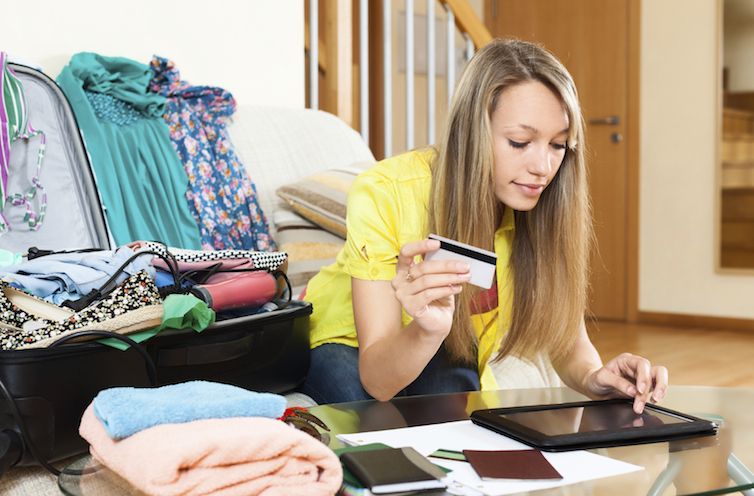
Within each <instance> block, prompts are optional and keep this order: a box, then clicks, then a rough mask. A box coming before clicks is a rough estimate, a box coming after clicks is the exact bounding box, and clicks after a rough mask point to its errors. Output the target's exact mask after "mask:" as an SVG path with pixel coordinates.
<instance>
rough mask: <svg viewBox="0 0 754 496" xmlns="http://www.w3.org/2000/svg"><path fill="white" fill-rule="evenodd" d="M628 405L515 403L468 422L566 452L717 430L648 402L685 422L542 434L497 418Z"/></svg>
mask: <svg viewBox="0 0 754 496" xmlns="http://www.w3.org/2000/svg"><path fill="white" fill-rule="evenodd" d="M614 404H629V405H633V400H631V399H611V400H596V401H577V402H572V403H554V404H547V405H532V406H518V407H507V408H490V409H486V410H476V411H474V412H472V414H471V416H470V418H471V421H472V422H474V423H475V424H477V425H480V426H482V427H485V428H487V429H490V430H493V431H495V432H498V433H500V434H503V435H505V436H508V437H511V438H513V439H515V440H517V441H520V442H522V443H524V444H527V445H529V446H532V447H534V448H538V449H541V450H542V451H570V450H578V449H591V448H604V447H611V446H626V445H632V444H645V443H655V442H662V441H672V440H675V439H684V438H689V437H695V436H705V435H713V434H715V433H716V432H717V424H715V423H714V422H710V421H709V420H703V419H700V418H697V417H694V416H693V415H688V414H686V413H682V412H678V411H675V410H671V409H670V408H665V407H661V406H658V405H654V404H651V403H648V404H647V405H646V406H645V409H648V410H651V411H656V412H658V413H663V414H665V415H671V416H674V417H679V418H682V419H684V420H685V422H682V423H677V424H663V425H658V426H646V427H627V428H622V429H614V430H602V431H593V432H580V433H573V434H559V435H554V436H550V435H546V434H543V433H542V432H540V431H536V430H533V429H530V428H528V427H525V426H523V425H521V424H519V423H517V422H514V421H512V420H510V419H506V418H502V417H500V415H501V414H510V413H521V412H530V411H540V410H555V409H563V408H573V407H587V408H588V407H589V406H590V405H591V406H597V405H614Z"/></svg>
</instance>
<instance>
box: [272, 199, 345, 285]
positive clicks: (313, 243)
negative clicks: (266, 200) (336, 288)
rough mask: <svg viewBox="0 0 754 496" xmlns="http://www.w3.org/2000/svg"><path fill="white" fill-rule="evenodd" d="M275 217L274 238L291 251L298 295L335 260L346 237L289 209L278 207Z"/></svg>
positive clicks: (291, 277) (291, 271) (290, 266)
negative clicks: (333, 232)
mask: <svg viewBox="0 0 754 496" xmlns="http://www.w3.org/2000/svg"><path fill="white" fill-rule="evenodd" d="M274 220H275V226H276V228H277V236H276V238H275V239H276V241H277V243H278V247H279V248H280V249H281V250H284V251H285V252H286V253H288V271H287V275H288V279H289V280H290V281H291V286H292V287H293V295H294V297H298V296H299V295H300V294H301V291H302V290H303V289H304V288H305V287H306V284H307V283H308V282H309V279H311V278H312V277H314V276H315V275H316V274H317V272H319V269H320V268H322V267H323V266H325V265H329V264H331V263H333V262H335V257H336V256H337V255H338V252H339V251H340V249H341V248H342V247H343V244H344V243H345V241H344V240H343V239H342V238H340V237H338V236H336V235H334V234H331V233H329V232H327V231H325V230H324V229H322V228H320V227H318V226H317V225H315V224H312V223H311V222H309V221H307V220H306V219H304V218H303V217H301V216H299V215H297V214H296V213H294V212H292V211H290V210H286V209H278V210H277V211H275V217H274Z"/></svg>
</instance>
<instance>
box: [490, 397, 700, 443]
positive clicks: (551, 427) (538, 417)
mask: <svg viewBox="0 0 754 496" xmlns="http://www.w3.org/2000/svg"><path fill="white" fill-rule="evenodd" d="M500 417H501V418H505V419H508V420H510V421H511V422H516V423H518V424H520V425H523V426H524V427H528V428H529V429H532V430H535V431H539V432H541V433H542V434H545V435H547V436H558V435H562V434H576V433H583V432H594V431H604V430H616V429H626V428H631V427H642V426H659V425H666V424H681V423H685V422H690V420H687V419H684V418H680V417H676V416H674V415H669V414H666V413H662V412H658V411H653V410H651V409H649V408H645V409H644V412H643V413H642V414H640V415H637V414H636V413H634V411H633V407H632V405H631V404H630V403H620V404H609V405H604V404H602V405H590V406H586V407H584V406H578V407H568V408H556V409H552V410H534V411H528V412H517V413H506V414H501V415H500Z"/></svg>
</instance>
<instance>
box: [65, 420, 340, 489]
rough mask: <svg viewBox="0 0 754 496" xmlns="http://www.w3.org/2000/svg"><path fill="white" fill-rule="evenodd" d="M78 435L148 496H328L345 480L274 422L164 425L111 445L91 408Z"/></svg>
mask: <svg viewBox="0 0 754 496" xmlns="http://www.w3.org/2000/svg"><path fill="white" fill-rule="evenodd" d="M79 434H81V437H83V438H84V439H85V440H86V441H88V442H89V444H90V445H91V448H90V450H91V453H92V456H93V457H94V458H96V459H97V460H99V461H100V462H101V463H102V464H103V465H105V466H107V467H108V468H110V469H111V470H112V471H113V472H115V473H117V474H118V475H120V476H121V477H123V478H124V479H126V480H127V481H128V482H130V483H131V484H132V485H134V486H135V487H136V488H137V489H139V490H141V491H143V492H146V493H147V494H155V495H160V496H172V495H179V494H180V495H199V494H206V495H213V496H236V495H239V496H240V495H264V496H284V495H291V494H296V495H298V496H320V495H322V496H325V495H334V494H335V493H336V492H337V491H338V489H339V487H340V485H341V482H342V480H343V472H342V469H341V466H340V462H339V461H338V458H337V457H336V456H335V454H334V453H333V452H332V451H331V450H330V449H329V448H328V447H327V446H325V445H324V444H322V443H320V442H319V441H317V440H315V439H314V438H313V437H311V436H309V435H308V434H305V433H303V432H301V431H299V430H297V429H294V428H292V427H290V426H288V425H286V424H284V423H283V422H281V421H279V420H273V419H266V418H258V417H256V418H227V419H206V420H197V421H195V422H189V423H185V424H165V425H159V426H156V427H152V428H150V429H145V430H143V431H141V432H139V433H137V434H134V435H133V436H131V437H129V438H127V439H123V440H120V441H113V440H112V439H110V437H108V434H107V432H106V431H105V429H104V427H103V426H102V424H101V423H100V422H99V420H98V419H97V417H96V416H95V414H94V409H93V407H92V406H91V405H90V406H89V407H88V408H87V409H86V411H85V412H84V416H83V417H82V419H81V426H80V428H79Z"/></svg>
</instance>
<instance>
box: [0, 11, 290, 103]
mask: <svg viewBox="0 0 754 496" xmlns="http://www.w3.org/2000/svg"><path fill="white" fill-rule="evenodd" d="M24 5H25V6H23V7H22V6H21V4H19V5H15V6H11V5H9V8H4V9H3V22H2V30H0V50H4V51H6V52H8V53H9V54H11V56H13V57H15V58H18V59H23V60H25V61H27V62H32V63H36V64H38V65H40V66H42V68H43V69H44V70H45V72H47V74H49V75H50V76H52V77H53V78H54V77H57V75H58V74H59V73H60V70H61V69H62V67H63V66H64V65H65V64H66V63H67V61H68V60H69V59H70V57H71V55H73V54H74V53H76V52H79V51H93V52H97V53H101V54H103V55H110V56H123V57H129V58H132V59H134V60H137V61H139V62H142V63H148V62H149V61H150V59H151V58H152V55H153V54H156V55H161V56H163V57H167V58H169V59H172V60H173V61H174V62H175V63H176V66H177V68H178V69H179V70H180V71H181V76H182V78H183V79H185V80H187V81H189V82H190V83H192V84H195V85H210V86H220V87H222V88H225V89H227V90H229V91H231V92H232V93H233V95H234V96H235V98H236V100H237V101H238V103H243V104H261V105H270V106H285V107H299V108H303V106H304V49H303V47H304V3H303V2H302V1H301V0H265V1H259V0H255V1H246V0H223V1H221V2H207V1H203V0H180V1H179V0H128V1H126V2H109V1H104V2H103V1H101V0H100V1H95V0H65V1H60V0H35V1H34V2H31V3H28V2H27V3H26V4H24Z"/></svg>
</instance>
